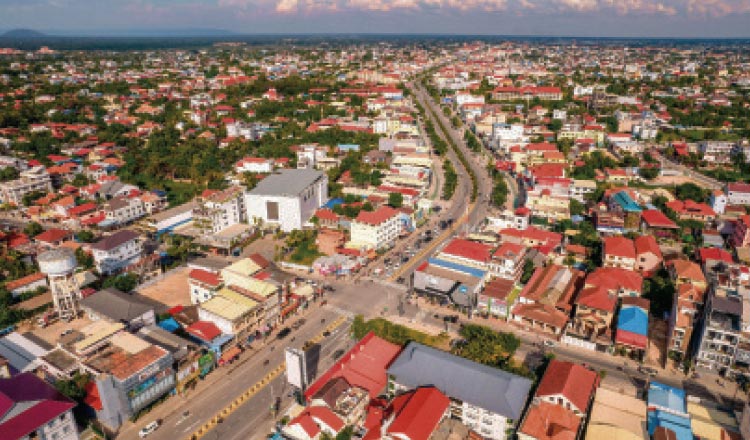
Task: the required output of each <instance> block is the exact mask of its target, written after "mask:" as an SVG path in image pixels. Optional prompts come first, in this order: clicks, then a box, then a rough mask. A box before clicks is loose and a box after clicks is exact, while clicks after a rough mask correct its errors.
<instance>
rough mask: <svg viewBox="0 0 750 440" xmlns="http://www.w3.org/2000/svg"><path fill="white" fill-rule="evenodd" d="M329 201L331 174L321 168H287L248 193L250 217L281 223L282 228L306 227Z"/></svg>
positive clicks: (246, 196)
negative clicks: (319, 209) (320, 169)
mask: <svg viewBox="0 0 750 440" xmlns="http://www.w3.org/2000/svg"><path fill="white" fill-rule="evenodd" d="M327 201H328V176H327V175H326V174H325V173H324V172H322V171H317V170H309V169H297V170H294V169H285V170H281V171H280V172H278V173H274V174H271V175H270V176H268V177H266V178H265V179H263V180H261V181H260V183H258V186H256V187H255V188H254V189H253V190H252V191H250V192H248V193H246V194H245V207H246V209H247V219H248V221H249V222H250V223H251V224H252V223H254V222H255V221H260V222H262V223H264V224H270V225H277V226H279V227H280V228H281V230H282V231H285V232H289V231H292V230H294V229H302V227H303V226H304V225H305V223H307V222H308V220H310V217H312V216H313V214H314V213H315V211H316V210H317V209H318V208H320V207H321V206H323V205H324V204H325V203H326V202H327Z"/></svg>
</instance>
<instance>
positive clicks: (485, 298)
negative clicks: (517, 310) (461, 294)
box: [477, 278, 516, 318]
mask: <svg viewBox="0 0 750 440" xmlns="http://www.w3.org/2000/svg"><path fill="white" fill-rule="evenodd" d="M515 284H516V283H515V282H514V281H512V280H507V279H504V278H494V279H492V280H491V281H489V282H488V283H487V284H486V285H485V286H484V289H482V292H481V293H480V294H479V297H478V298H477V312H479V313H481V314H483V315H492V316H496V317H500V318H506V317H507V316H508V313H509V311H510V309H511V308H512V307H513V303H511V302H510V301H512V299H511V297H512V295H511V294H512V293H513V290H514V289H515Z"/></svg>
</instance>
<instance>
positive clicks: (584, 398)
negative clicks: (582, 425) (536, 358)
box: [536, 359, 599, 413]
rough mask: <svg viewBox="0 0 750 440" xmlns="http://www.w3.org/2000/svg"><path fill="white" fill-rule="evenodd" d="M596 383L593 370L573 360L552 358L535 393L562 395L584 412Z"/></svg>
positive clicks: (596, 376)
mask: <svg viewBox="0 0 750 440" xmlns="http://www.w3.org/2000/svg"><path fill="white" fill-rule="evenodd" d="M598 385H599V375H597V374H596V373H595V372H593V371H591V370H589V369H588V368H586V367H584V366H582V365H579V364H576V363H573V362H567V361H558V360H555V359H553V360H552V361H551V362H550V364H549V366H548V367H547V369H546V370H545V372H544V377H542V380H541V381H540V382H539V387H538V388H537V390H536V395H537V396H538V397H546V396H554V395H558V394H559V395H562V396H564V397H565V398H566V399H568V400H569V401H570V403H572V404H573V405H575V406H576V407H577V408H578V410H579V411H581V412H584V413H585V412H587V408H588V405H589V401H590V400H591V396H592V395H593V393H594V390H595V389H596V387H597V386H598Z"/></svg>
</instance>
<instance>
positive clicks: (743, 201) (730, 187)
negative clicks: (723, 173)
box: [717, 182, 750, 212]
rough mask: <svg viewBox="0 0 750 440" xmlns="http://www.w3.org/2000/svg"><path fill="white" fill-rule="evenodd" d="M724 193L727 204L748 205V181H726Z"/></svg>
mask: <svg viewBox="0 0 750 440" xmlns="http://www.w3.org/2000/svg"><path fill="white" fill-rule="evenodd" d="M726 194H727V204H728V205H750V183H738V182H734V183H728V184H727V188H726ZM717 212H718V211H717Z"/></svg>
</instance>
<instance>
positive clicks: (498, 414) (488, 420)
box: [388, 342, 531, 440]
mask: <svg viewBox="0 0 750 440" xmlns="http://www.w3.org/2000/svg"><path fill="white" fill-rule="evenodd" d="M388 378H389V384H388V392H389V394H391V395H398V394H400V393H401V392H404V391H410V390H414V389H417V388H420V387H423V386H434V387H435V388H437V389H438V390H440V392H441V393H443V394H444V395H445V396H447V397H448V398H449V399H450V408H449V411H450V416H451V417H452V418H455V419H458V420H461V422H462V423H463V424H464V425H466V426H468V427H469V428H471V429H472V430H474V431H475V432H477V433H478V434H479V435H481V436H482V437H483V438H486V439H498V440H499V439H505V438H506V431H507V430H508V429H510V428H513V427H514V426H515V425H516V423H517V422H518V420H520V419H521V415H522V412H523V408H524V406H525V404H526V399H527V397H528V395H529V391H530V390H531V381H530V380H529V379H526V378H523V377H520V376H516V375H514V374H511V373H508V372H505V371H502V370H499V369H496V368H492V367H489V366H486V365H482V364H478V363H476V362H472V361H469V360H467V359H463V358H460V357H458V356H454V355H452V354H450V353H446V352H443V351H440V350H437V349H434V348H431V347H427V346H425V345H422V344H419V343H416V342H410V343H409V344H408V345H407V346H406V348H404V350H403V351H402V352H401V354H399V356H398V357H397V358H396V359H395V360H394V361H393V363H392V364H391V365H390V366H389V367H388Z"/></svg>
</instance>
